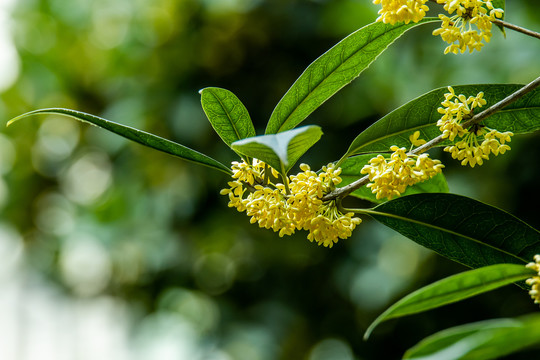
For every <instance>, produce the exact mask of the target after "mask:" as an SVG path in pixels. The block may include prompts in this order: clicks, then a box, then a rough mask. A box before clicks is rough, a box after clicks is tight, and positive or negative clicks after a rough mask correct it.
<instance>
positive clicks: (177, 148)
mask: <svg viewBox="0 0 540 360" xmlns="http://www.w3.org/2000/svg"><path fill="white" fill-rule="evenodd" d="M39 114H57V115H65V116H69V117H72V118H74V119H77V120H80V121H83V122H87V123H90V124H93V125H96V126H99V127H101V128H104V129H106V130H109V131H111V132H113V133H115V134H117V135H120V136H122V137H125V138H127V139H129V140H132V141H135V142H137V143H139V144H141V145H144V146H148V147H150V148H153V149H156V150H159V151H161V152H165V153H167V154H171V155H174V156H178V157H180V158H182V159H184V160H188V161H192V162H195V163H197V164H201V165H205V166H208V167H210V168H212V169H216V170H220V171H222V172H224V173H226V174H230V173H231V170H230V169H229V168H228V167H227V166H225V165H223V164H222V163H220V162H219V161H217V160H214V159H212V158H211V157H209V156H207V155H204V154H201V153H200V152H198V151H195V150H192V149H190V148H188V147H186V146H184V145H180V144H177V143H175V142H173V141H170V140H167V139H164V138H161V137H159V136H156V135H153V134H150V133H147V132H144V131H141V130H137V129H134V128H132V127H129V126H126V125H121V124H118V123H115V122H113V121H110V120H106V119H103V118H100V117H98V116H94V115H90V114H87V113H84V112H81V111H76V110H70V109H62V108H50V109H40V110H34V111H31V112H28V113H26V114H22V115H19V116H17V117H16V118H14V119H11V120H10V121H9V122H8V124H7V125H8V126H9V125H11V124H13V123H14V122H15V121H17V120H20V119H22V118H25V117H28V116H32V115H39Z"/></svg>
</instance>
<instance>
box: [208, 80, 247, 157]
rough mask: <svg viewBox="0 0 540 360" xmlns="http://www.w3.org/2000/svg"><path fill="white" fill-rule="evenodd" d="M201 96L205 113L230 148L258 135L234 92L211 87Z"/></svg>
mask: <svg viewBox="0 0 540 360" xmlns="http://www.w3.org/2000/svg"><path fill="white" fill-rule="evenodd" d="M200 94H201V104H202V108H203V110H204V113H205V114H206V116H207V117H208V120H209V121H210V123H211V124H212V127H213V128H214V130H215V131H216V132H217V134H218V135H219V136H220V137H221V139H222V140H223V141H224V142H225V144H227V145H228V146H229V147H230V146H231V144H232V143H233V142H235V141H238V140H241V139H245V138H248V137H252V136H255V135H256V134H255V128H254V127H253V123H252V122H251V118H250V117H249V113H248V111H247V109H246V107H245V106H244V104H242V102H241V101H240V100H239V99H238V98H237V97H236V95H234V94H233V93H232V92H230V91H229V90H225V89H220V88H215V87H209V88H205V89H202V90H201V91H200Z"/></svg>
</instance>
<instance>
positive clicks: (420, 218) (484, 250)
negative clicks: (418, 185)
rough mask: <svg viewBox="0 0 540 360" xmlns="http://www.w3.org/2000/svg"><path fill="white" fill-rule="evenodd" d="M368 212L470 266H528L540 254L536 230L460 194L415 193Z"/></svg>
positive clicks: (407, 235)
mask: <svg viewBox="0 0 540 360" xmlns="http://www.w3.org/2000/svg"><path fill="white" fill-rule="evenodd" d="M366 212H367V213H368V214H369V215H370V216H372V217H373V218H374V219H375V220H377V221H379V222H381V223H382V224H384V225H386V226H388V227H390V228H392V229H394V230H396V231H397V232H399V233H401V234H403V235H404V236H406V237H408V238H409V239H411V240H413V241H415V242H417V243H418V244H420V245H422V246H425V247H427V248H429V249H431V250H433V251H435V252H437V253H439V254H440V255H443V256H445V257H447V258H449V259H451V260H453V261H456V262H459V263H461V264H464V265H467V266H469V267H472V268H478V267H483V266H487V265H492V264H499V263H514V264H526V263H528V262H529V261H531V260H532V259H533V257H534V255H535V254H540V232H539V231H538V230H536V229H534V228H532V227H531V226H529V225H527V224H526V223H524V222H523V221H521V220H520V219H518V218H516V217H515V216H513V215H510V214H508V213H507V212H504V211H502V210H500V209H497V208H495V207H492V206H489V205H486V204H484V203H481V202H479V201H476V200H473V199H470V198H467V197H464V196H460V195H454V194H415V195H410V196H404V197H401V198H397V199H395V200H391V201H388V202H386V203H384V204H381V205H378V206H376V207H375V208H374V209H372V210H367V211H366Z"/></svg>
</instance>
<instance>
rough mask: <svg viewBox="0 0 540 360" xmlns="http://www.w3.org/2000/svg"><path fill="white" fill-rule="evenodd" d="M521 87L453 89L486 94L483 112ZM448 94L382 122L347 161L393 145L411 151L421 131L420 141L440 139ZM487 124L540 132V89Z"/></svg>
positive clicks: (419, 101)
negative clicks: (443, 104)
mask: <svg viewBox="0 0 540 360" xmlns="http://www.w3.org/2000/svg"><path fill="white" fill-rule="evenodd" d="M521 87H522V85H507V84H502V85H499V84H487V85H463V86H454V87H453V88H454V90H455V92H456V94H464V95H466V96H476V94H477V93H479V92H481V91H483V92H484V98H485V99H486V101H487V105H486V106H484V107H483V108H481V109H480V110H479V111H481V110H483V109H485V108H486V107H488V106H491V105H494V104H495V103H497V102H498V101H500V100H502V99H504V98H505V97H506V96H508V95H510V94H512V93H513V92H515V91H516V90H518V89H519V88H521ZM446 92H448V89H447V88H440V89H435V90H432V91H430V92H428V93H427V94H424V95H422V96H420V97H418V98H416V99H414V100H412V101H410V102H408V103H407V104H405V105H403V106H401V107H399V108H397V109H396V110H394V111H392V112H391V113H389V114H388V115H386V116H385V117H383V118H381V119H380V120H378V121H377V122H375V123H374V124H373V125H371V126H370V127H368V128H367V129H366V130H364V131H363V132H362V133H360V134H359V135H358V136H357V137H356V139H354V141H353V142H352V144H351V146H350V147H349V150H347V153H346V154H345V156H344V158H345V157H346V156H352V155H355V154H361V153H378V152H385V151H388V149H390V146H392V145H397V146H400V147H401V146H405V147H409V146H410V145H411V143H410V141H409V136H410V135H412V133H413V132H414V131H416V130H419V131H420V138H422V139H425V140H430V139H432V138H435V137H436V136H438V135H440V134H441V132H440V131H439V128H438V127H437V126H436V123H437V121H438V120H439V119H440V118H441V114H439V113H438V112H437V108H439V107H441V101H443V100H444V94H445V93H446ZM483 123H484V124H485V125H487V126H488V127H491V128H494V129H497V130H499V131H512V132H513V133H514V134H521V133H527V132H531V131H535V130H538V129H540V89H536V90H534V91H532V92H530V93H528V94H527V95H525V96H524V97H523V98H521V99H519V100H517V101H515V102H514V103H512V104H510V105H508V106H507V107H506V108H504V109H503V110H502V111H499V112H497V113H495V114H494V115H492V116H490V117H488V118H487V119H485V120H484V122H483ZM445 144H448V143H447V142H444V143H441V144H440V146H443V145H445Z"/></svg>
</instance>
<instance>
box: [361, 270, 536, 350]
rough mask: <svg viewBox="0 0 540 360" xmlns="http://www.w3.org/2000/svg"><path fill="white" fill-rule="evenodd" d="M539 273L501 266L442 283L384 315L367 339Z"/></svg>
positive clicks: (414, 293) (369, 329)
mask: <svg viewBox="0 0 540 360" xmlns="http://www.w3.org/2000/svg"><path fill="white" fill-rule="evenodd" d="M535 274H536V272H535V271H533V270H531V269H527V268H526V267H525V266H524V265H515V264H497V265H490V266H486V267H482V268H479V269H475V270H469V271H465V272H463V273H461V274H457V275H453V276H450V277H447V278H445V279H442V280H439V281H437V282H435V283H433V284H430V285H428V286H425V287H423V288H421V289H418V290H416V291H415V292H413V293H411V294H409V295H407V296H406V297H404V298H403V299H401V300H399V301H398V302H397V303H395V304H394V305H392V306H391V307H389V308H388V309H387V310H386V311H385V312H383V313H382V314H381V315H379V317H377V319H375V321H373V323H372V324H371V325H370V326H369V328H368V329H367V331H366V333H365V335H364V338H365V339H367V338H368V337H369V335H370V334H371V332H372V331H373V329H374V328H375V327H376V326H377V325H378V324H380V323H381V322H383V321H385V320H389V319H393V318H398V317H402V316H405V315H410V314H416V313H419V312H422V311H426V310H430V309H434V308H437V307H440V306H443V305H446V304H450V303H453V302H457V301H460V300H463V299H467V298H470V297H472V296H475V295H478V294H481V293H484V292H488V291H491V290H493V289H496V288H499V287H501V286H505V285H508V284H511V283H514V282H517V281H521V280H525V279H527V278H530V277H532V276H534V275H535Z"/></svg>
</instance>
